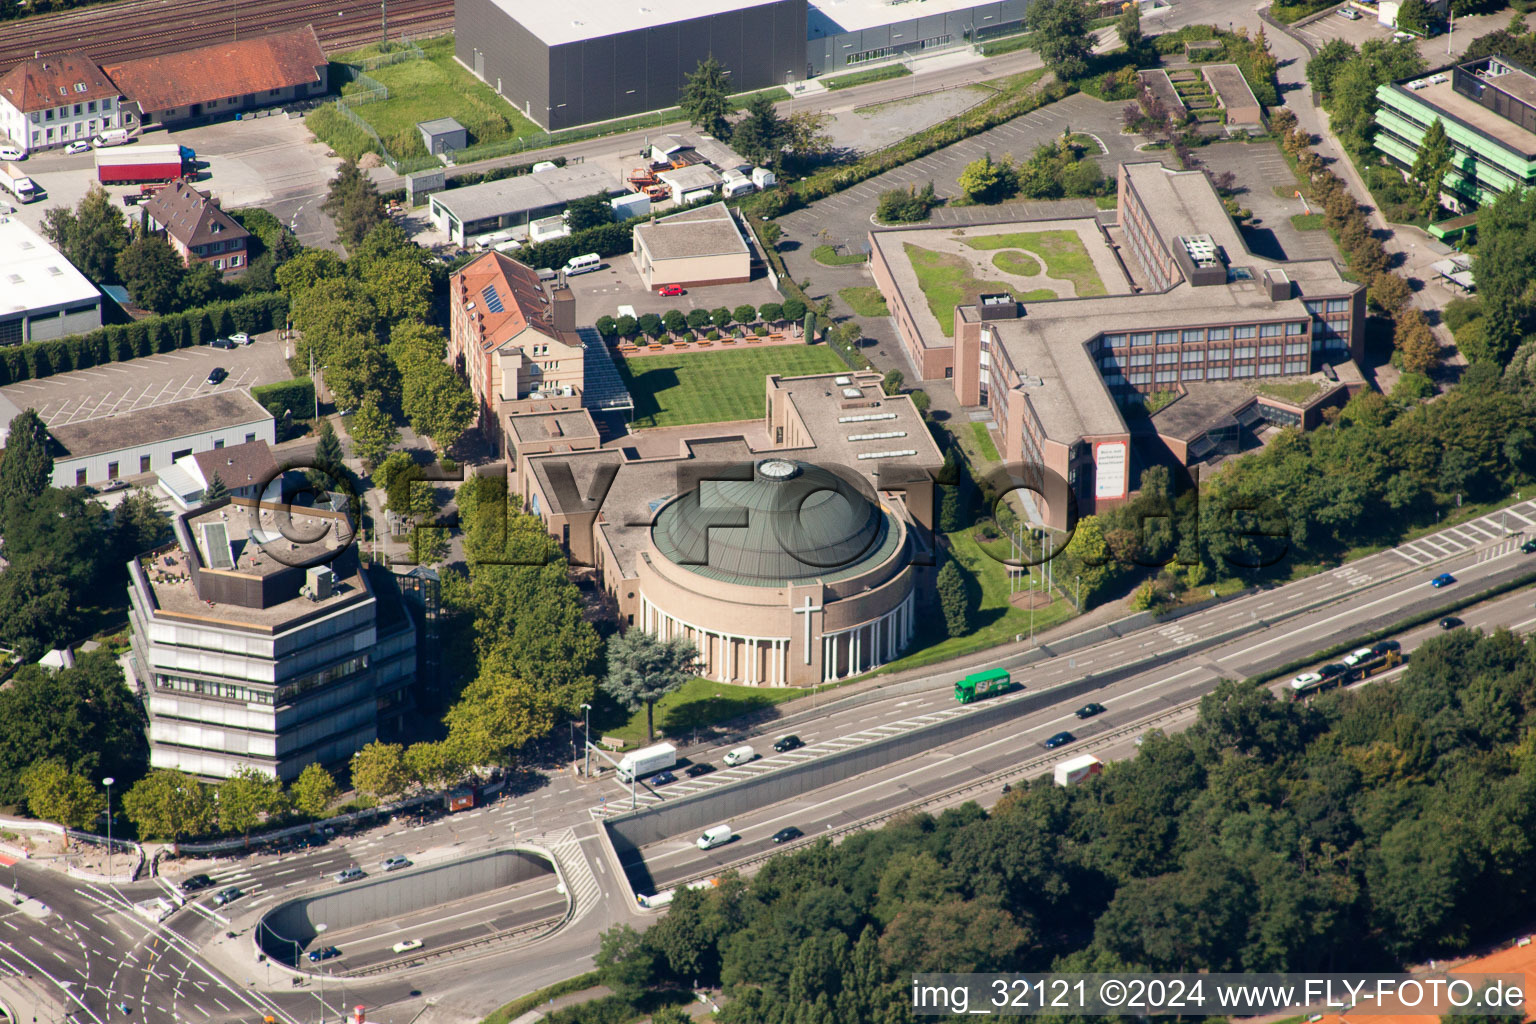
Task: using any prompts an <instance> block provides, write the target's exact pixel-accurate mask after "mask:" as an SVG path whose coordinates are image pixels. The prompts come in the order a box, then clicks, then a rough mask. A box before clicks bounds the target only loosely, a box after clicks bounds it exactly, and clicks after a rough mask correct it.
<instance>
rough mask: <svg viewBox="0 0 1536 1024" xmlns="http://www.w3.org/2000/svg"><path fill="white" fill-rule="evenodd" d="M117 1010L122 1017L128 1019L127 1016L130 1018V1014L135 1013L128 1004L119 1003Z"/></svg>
mask: <svg viewBox="0 0 1536 1024" xmlns="http://www.w3.org/2000/svg"><path fill="white" fill-rule="evenodd" d="M117 1010H118V1012H119V1013H121V1014H122V1015H123V1016H124V1017H126V1016H128V1015H129V1014H130V1013H132V1012H133V1007H131V1006H129V1005H128V1004H127V1003H118V1004H117Z"/></svg>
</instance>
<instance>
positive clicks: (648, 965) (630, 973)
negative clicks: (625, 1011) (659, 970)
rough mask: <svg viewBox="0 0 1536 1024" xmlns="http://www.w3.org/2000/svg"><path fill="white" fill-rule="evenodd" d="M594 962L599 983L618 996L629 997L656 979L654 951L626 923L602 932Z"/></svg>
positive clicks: (639, 992)
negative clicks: (600, 981) (599, 979)
mask: <svg viewBox="0 0 1536 1024" xmlns="http://www.w3.org/2000/svg"><path fill="white" fill-rule="evenodd" d="M594 962H595V964H596V965H597V973H598V976H599V977H600V978H601V979H602V982H603V984H604V985H607V986H608V987H609V988H610V989H612V990H613V991H614V992H615V993H617V994H618V995H620V996H624V997H628V998H631V999H633V998H635V997H637V996H639V995H640V994H642V993H643V992H645V991H646V989H648V988H650V987H651V986H652V985H653V984H655V982H656V955H655V954H654V953H652V952H651V950H650V948H649V947H648V946H647V945H646V942H645V939H644V938H643V937H642V936H641V935H640V933H639V932H637V931H635V930H634V929H633V928H631V927H630V926H629V925H627V924H619V925H614V926H613V927H612V928H609V929H608V930H607V931H605V932H603V934H602V937H601V938H600V939H599V940H598V947H597V956H596V957H595V958H594Z"/></svg>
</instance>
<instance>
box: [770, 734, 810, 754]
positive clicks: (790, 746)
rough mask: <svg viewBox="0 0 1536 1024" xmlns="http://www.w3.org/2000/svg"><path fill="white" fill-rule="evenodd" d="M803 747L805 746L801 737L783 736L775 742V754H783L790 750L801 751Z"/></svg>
mask: <svg viewBox="0 0 1536 1024" xmlns="http://www.w3.org/2000/svg"><path fill="white" fill-rule="evenodd" d="M803 746H805V744H804V743H803V742H801V740H800V737H799V736H781V737H779V739H777V740H775V741H774V744H773V752H774V753H775V754H782V753H784V752H785V751H788V750H799V749H800V748H801V747H803Z"/></svg>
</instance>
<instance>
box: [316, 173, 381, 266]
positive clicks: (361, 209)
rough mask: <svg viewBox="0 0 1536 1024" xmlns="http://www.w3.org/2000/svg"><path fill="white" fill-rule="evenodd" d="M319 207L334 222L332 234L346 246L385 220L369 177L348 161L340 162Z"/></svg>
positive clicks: (379, 200) (361, 238) (375, 189)
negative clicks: (334, 233)
mask: <svg viewBox="0 0 1536 1024" xmlns="http://www.w3.org/2000/svg"><path fill="white" fill-rule="evenodd" d="M320 208H321V209H322V210H324V211H325V212H326V213H328V214H330V216H331V219H332V220H334V221H335V222H336V233H337V234H339V235H340V236H341V240H342V243H343V244H345V245H346V246H347V247H348V248H351V247H354V246H356V245H357V244H358V243H360V242H361V241H362V240H363V239H364V238H366V237H367V236H368V234H369V232H371V231H372V230H373V229H374V228H376V227H378V226H379V225H380V224H381V223H383V222H384V221H385V219H386V218H385V215H384V201H383V200H382V199H380V198H379V191H378V189H377V188H376V187H375V186H374V184H373V179H371V178H369V177H368V175H366V174H364V173H363V172H362V171H361V170H360V169H359V168H358V166H357V164H355V163H353V162H352V161H351V160H347V161H345V162H344V163H343V164H342V165H341V168H340V170H338V172H337V174H336V179H335V180H334V181H333V182H331V189H330V192H329V193H328V194H327V195H326V197H325V202H324V203H322V204H321V207H320Z"/></svg>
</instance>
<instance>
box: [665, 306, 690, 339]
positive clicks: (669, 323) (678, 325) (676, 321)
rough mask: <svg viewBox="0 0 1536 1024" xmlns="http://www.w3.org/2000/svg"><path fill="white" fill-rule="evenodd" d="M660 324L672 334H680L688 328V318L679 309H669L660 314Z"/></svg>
mask: <svg viewBox="0 0 1536 1024" xmlns="http://www.w3.org/2000/svg"><path fill="white" fill-rule="evenodd" d="M661 324H662V326H663V327H665V328H666V329H667V330H669V331H671V332H672V333H673V334H682V333H683V332H684V331H686V330H687V329H688V318H687V317H686V316H684V315H683V313H682V311H681V310H677V309H669V310H667V311H666V312H665V313H663V314H661Z"/></svg>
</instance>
